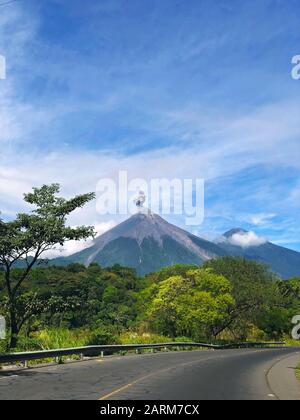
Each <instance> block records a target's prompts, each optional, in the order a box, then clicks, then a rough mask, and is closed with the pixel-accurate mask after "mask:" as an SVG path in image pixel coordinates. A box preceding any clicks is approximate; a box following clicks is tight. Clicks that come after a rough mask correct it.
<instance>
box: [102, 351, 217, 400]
mask: <svg viewBox="0 0 300 420" xmlns="http://www.w3.org/2000/svg"><path fill="white" fill-rule="evenodd" d="M222 358H223V357H222ZM209 360H211V359H210V358H207V359H203V360H193V361H192V362H188V363H182V364H180V365H174V366H171V367H169V368H166V369H162V370H159V371H157V372H152V373H150V374H148V375H146V376H142V377H141V378H139V379H136V380H135V381H133V382H130V383H129V384H126V385H123V386H122V387H121V388H118V389H115V390H114V391H112V392H110V393H109V394H106V395H104V396H102V397H101V398H99V400H98V401H104V400H108V399H109V398H110V397H113V396H115V395H117V394H120V393H121V392H122V391H125V390H126V389H128V388H131V387H132V386H134V385H136V384H138V383H140V382H142V381H144V380H146V379H149V378H152V377H153V376H156V375H160V374H162V373H166V372H168V371H170V370H172V369H175V368H178V367H185V366H190V365H194V364H202V363H204V362H207V361H209Z"/></svg>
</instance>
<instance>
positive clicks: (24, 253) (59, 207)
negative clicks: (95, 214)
mask: <svg viewBox="0 0 300 420" xmlns="http://www.w3.org/2000/svg"><path fill="white" fill-rule="evenodd" d="M59 192H60V187H59V185H58V184H53V185H50V186H47V185H44V186H43V187H41V188H34V189H33V192H31V193H29V194H25V195H24V200H25V202H26V203H27V204H30V205H33V206H35V208H34V210H33V211H32V212H31V213H20V214H18V215H17V217H16V219H15V220H14V221H10V222H5V221H3V220H0V265H1V267H2V269H3V270H4V278H5V287H6V293H7V297H8V305H9V315H10V329H11V340H10V348H15V347H16V345H17V338H18V335H19V332H20V328H21V326H22V322H20V320H18V317H17V301H18V295H19V292H20V289H21V286H22V284H23V283H24V281H25V280H26V279H27V278H28V276H29V274H30V272H31V270H32V269H33V267H34V266H35V265H36V264H37V262H38V261H39V259H40V258H41V257H42V255H43V254H44V253H45V252H46V251H49V250H51V249H53V248H54V247H55V246H56V245H57V244H59V245H63V244H64V243H65V242H66V241H70V240H81V239H87V238H89V237H90V236H93V235H94V229H93V228H92V227H85V226H81V227H77V228H72V227H69V226H67V217H68V216H69V215H70V214H71V213H72V212H73V211H74V210H76V209H78V208H81V207H83V206H84V205H85V204H86V203H88V202H89V201H91V200H92V199H93V198H94V197H95V195H94V194H93V193H89V194H84V195H78V196H76V197H74V198H72V199H70V200H66V199H64V198H62V197H59V196H57V194H58V193H59ZM17 263H21V264H22V265H24V266H25V268H24V269H23V270H20V271H19V273H18V275H17V276H15V275H13V272H12V271H13V267H14V266H15V265H16V264H17Z"/></svg>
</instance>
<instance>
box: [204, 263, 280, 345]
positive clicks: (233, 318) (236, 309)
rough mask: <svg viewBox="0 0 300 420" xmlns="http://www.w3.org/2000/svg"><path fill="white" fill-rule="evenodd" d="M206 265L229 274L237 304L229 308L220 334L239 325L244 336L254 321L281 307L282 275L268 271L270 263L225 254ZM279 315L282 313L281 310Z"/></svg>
mask: <svg viewBox="0 0 300 420" xmlns="http://www.w3.org/2000/svg"><path fill="white" fill-rule="evenodd" d="M204 267H205V268H208V269H210V270H212V271H213V272H214V273H216V274H218V275H222V276H224V277H226V278H227V279H228V280H229V281H230V282H231V284H232V287H233V296H234V299H235V302H236V305H235V306H233V307H231V308H229V312H228V317H227V320H226V322H225V323H223V324H221V325H220V328H219V331H218V333H219V334H220V333H221V332H223V331H224V330H226V329H231V330H232V331H233V332H234V330H235V329H236V330H238V331H240V332H241V335H240V337H241V338H242V339H243V338H246V337H247V329H248V328H249V326H250V325H251V324H256V322H257V321H258V320H259V319H260V318H262V317H265V314H266V313H268V311H269V312H270V311H271V309H274V308H280V307H281V305H282V295H281V294H280V292H279V288H278V281H279V279H278V278H277V277H276V276H275V275H274V274H273V273H270V272H269V271H268V267H267V266H265V265H263V264H259V263H257V262H255V261H250V260H246V259H243V258H237V257H224V258H218V259H215V260H211V261H208V262H207V263H206V264H205V265H204ZM276 316H277V317H278V316H279V315H278V313H277V315H276ZM243 325H244V332H243V333H242V331H243V329H242V326H243Z"/></svg>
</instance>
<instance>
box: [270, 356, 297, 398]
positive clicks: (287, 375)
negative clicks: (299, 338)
mask: <svg viewBox="0 0 300 420" xmlns="http://www.w3.org/2000/svg"><path fill="white" fill-rule="evenodd" d="M299 360H300V351H299V353H296V354H293V355H292V356H288V357H285V358H284V359H281V360H278V361H277V362H276V363H275V364H274V365H273V366H272V368H271V369H270V370H269V372H268V373H267V379H268V383H269V387H270V388H271V390H272V392H273V394H274V395H275V396H276V397H277V398H278V399H279V400H282V401H295V400H296V401H298V400H300V381H298V380H297V379H296V375H295V373H296V366H298V364H299Z"/></svg>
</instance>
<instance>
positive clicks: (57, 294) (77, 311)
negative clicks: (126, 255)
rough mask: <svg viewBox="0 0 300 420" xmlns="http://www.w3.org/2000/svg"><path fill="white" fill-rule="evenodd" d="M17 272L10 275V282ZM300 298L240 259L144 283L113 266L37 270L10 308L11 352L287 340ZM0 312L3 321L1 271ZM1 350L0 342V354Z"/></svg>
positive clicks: (290, 284) (296, 286) (177, 270)
mask: <svg viewBox="0 0 300 420" xmlns="http://www.w3.org/2000/svg"><path fill="white" fill-rule="evenodd" d="M20 272H22V269H18V268H14V269H12V270H11V276H12V278H17V277H18V276H19V275H20ZM299 290H300V279H299V278H296V279H291V280H290V281H287V282H282V281H280V280H278V279H277V278H274V276H273V275H272V274H270V273H269V272H268V270H267V269H266V268H265V267H264V266H262V265H260V264H257V263H255V262H251V261H246V260H242V259H240V258H221V259H219V260H215V261H211V262H208V263H207V264H205V266H204V268H199V267H194V266H180V265H178V266H174V267H169V268H166V269H163V270H161V271H160V272H158V273H153V274H151V275H149V276H147V277H146V278H140V277H138V276H137V274H136V273H135V271H134V270H131V269H129V268H126V267H121V266H119V265H116V266H114V267H111V268H102V267H100V266H99V265H97V264H92V265H91V266H89V267H85V266H83V265H80V264H72V265H70V266H68V267H53V266H49V267H45V266H41V267H35V268H34V269H33V270H31V271H30V273H29V274H28V277H27V279H26V281H25V282H23V283H22V285H21V287H20V289H19V293H18V296H17V299H16V300H15V305H16V306H15V307H16V313H17V317H18V319H20V320H21V319H22V320H23V323H22V326H21V330H20V331H21V335H20V340H19V344H18V347H17V348H16V350H19V351H27V350H40V349H50V348H58V347H62V348H63V347H77V346H84V345H100V344H114V343H121V344H122V343H123V344H131V343H142V344H143V343H144V344H147V343H151V342H154V343H155V342H170V341H205V342H208V341H213V342H223V341H233V340H237V341H241V340H247V339H249V340H263V341H265V340H274V339H276V340H277V339H279V340H282V339H288V338H289V337H290V332H291V329H292V325H291V319H292V317H293V316H294V315H296V314H298V313H300V295H299ZM0 305H1V313H2V314H4V315H6V312H7V314H8V315H9V305H8V299H7V293H6V288H5V272H4V271H2V272H0ZM27 314H28V316H27ZM294 344H299V343H297V342H296V343H294ZM6 345H7V343H6V342H4V341H1V342H0V352H4V351H5V350H6Z"/></svg>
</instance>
